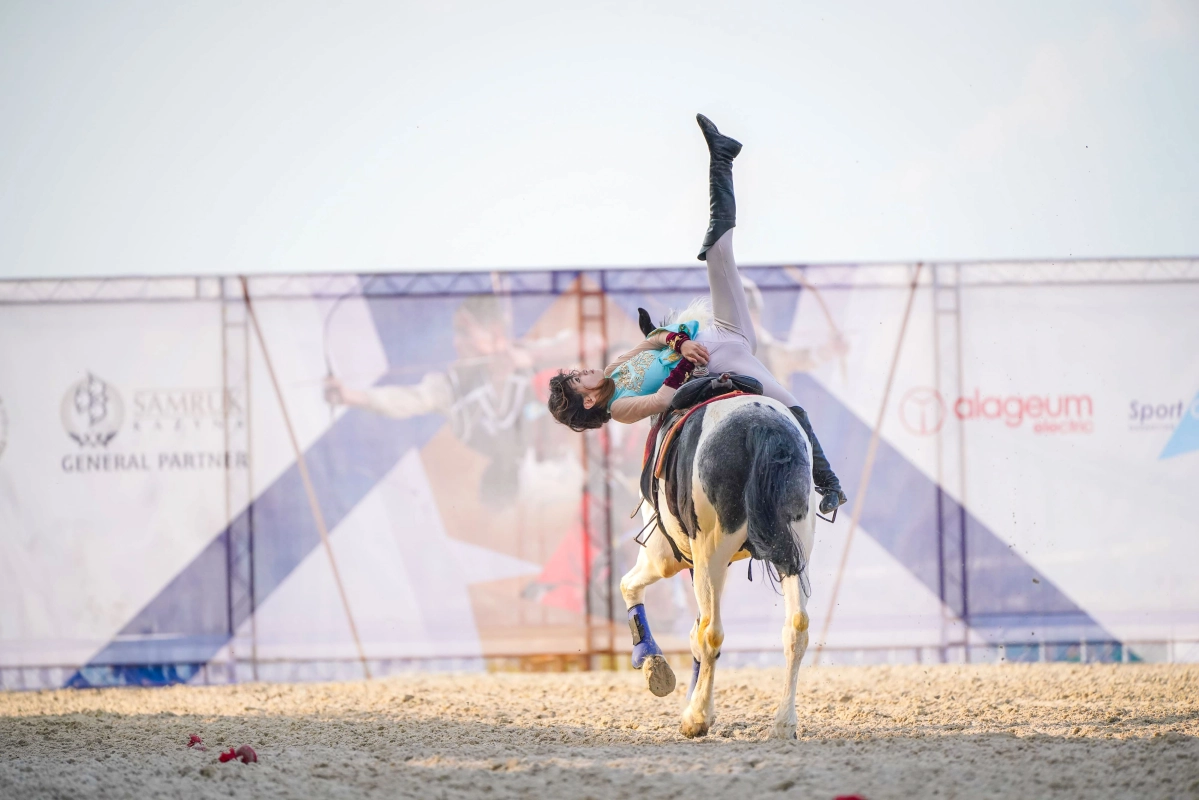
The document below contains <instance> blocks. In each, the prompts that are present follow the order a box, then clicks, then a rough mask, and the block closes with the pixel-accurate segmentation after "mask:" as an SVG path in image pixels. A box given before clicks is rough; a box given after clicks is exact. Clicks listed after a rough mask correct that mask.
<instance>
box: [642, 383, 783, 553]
mask: <svg viewBox="0 0 1199 800" xmlns="http://www.w3.org/2000/svg"><path fill="white" fill-rule="evenodd" d="M745 394H755V395H760V394H762V383H761V381H759V380H758V379H757V378H751V377H749V376H748V375H732V374H730V373H728V372H726V373H724V374H722V375H720V376H719V377H716V376H705V377H700V378H692V379H691V380H689V381H687V382H686V383H684V384H683V385H682V387H680V388H679V390H678V391H677V392H675V395H674V399H673V400H672V401H671V403H670V408H668V409H667V410H666V411H664V412H662V414H661V416H660V417H659V418H658V421H657V423H656V424H655V425H654V426H653V428H651V429H650V432H649V437H648V438H647V439H646V441H645V455H644V457H643V461H642V464H641V496H642V497H643V498H645V500H646V501H648V502H649V504H650V507H651V508H653V510H654V516H653V520H652V521H651V522H650V525H647V526H646V527H647V528H649V527H650V526H651V525H654V524H656V526H657V529H658V530H660V531H661V532H662V535H663V536H665V537H666V541H668V542H670V548H671V550H673V551H674V555H675V558H677V559H678V560H680V561H685V562H687V563H691V560H690V559H688V558H686V557H685V556H684V555H683V553H682V551H681V550H680V549H679V546H678V545H677V544H676V543H675V541H674V539H672V538H671V536H670V534H669V533H667V532H666V526H664V525H663V524H662V515H661V513H660V512H659V510H658V478H661V477H662V476H663V475H667V474H673V472H674V469H675V463H676V460H677V458H676V456H677V453H676V451H677V448H676V447H675V444H676V443H677V441H678V434H679V433H680V432H681V431H682V430H683V425H684V424H686V422H687V420H688V419H689V418H690V417H691V415H692V414H694V413H695V412H696V411H698V410H699V409H700V408H703V407H704V406H706V405H708V404H709V403H713V402H715V401H717V400H724V399H728V398H731V397H737V396H739V395H745ZM662 431H665V435H663V436H662V437H661V439H662V443H661V445H658V438H659V434H660V433H662ZM638 508H640V506H638ZM636 513H637V511H636V509H634V511H633V514H634V515H635V514H636ZM651 532H652V531H651ZM642 533H644V531H642ZM638 544H642V545H644V544H645V540H644V539H641V538H640V536H639V537H638Z"/></svg>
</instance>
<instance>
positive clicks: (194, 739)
mask: <svg viewBox="0 0 1199 800" xmlns="http://www.w3.org/2000/svg"><path fill="white" fill-rule="evenodd" d="M187 746H188V747H194V748H196V749H197V750H207V749H208V748H207V747H205V746H204V740H203V739H201V738H200V737H199V736H197V735H196V734H194V733H193V734H192V735H191V737H190V738H189V739H188V740H187Z"/></svg>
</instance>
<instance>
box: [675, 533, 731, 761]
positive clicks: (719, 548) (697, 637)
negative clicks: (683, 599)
mask: <svg viewBox="0 0 1199 800" xmlns="http://www.w3.org/2000/svg"><path fill="white" fill-rule="evenodd" d="M744 542H745V535H744V531H742V534H741V535H740V536H728V535H725V534H724V533H723V532H722V531H720V530H719V528H717V529H716V530H715V531H709V532H701V533H700V534H699V536H698V537H697V538H696V541H695V543H694V544H692V547H691V552H692V554H693V555H694V557H695V579H694V584H695V600H696V603H697V604H698V605H699V619H698V620H696V621H695V627H693V628H692V629H691V654H692V655H693V656H694V657H696V659H697V660H698V661H699V677H698V679H697V680H696V683H695V689H694V691H692V693H691V701H690V703H688V705H687V708H686V710H684V711H683V722H682V725H680V726H679V727H680V730H682V732H683V735H684V736H686V737H687V738H689V739H690V738H694V737H696V736H703V735H704V734H706V733H707V732H708V729H709V728H711V727H712V723H713V722H715V721H716V707H715V702H714V700H713V691H714V688H715V679H716V659H718V658H719V657H720V647H721V645H723V644H724V624H723V623H722V622H721V621H720V595H721V594H722V593H723V592H724V581H725V578H727V577H728V572H729V561H730V560H731V559H732V557H733V555H734V554H735V553H736V552H737V551H738V550H739V549H741V545H742V543H744Z"/></svg>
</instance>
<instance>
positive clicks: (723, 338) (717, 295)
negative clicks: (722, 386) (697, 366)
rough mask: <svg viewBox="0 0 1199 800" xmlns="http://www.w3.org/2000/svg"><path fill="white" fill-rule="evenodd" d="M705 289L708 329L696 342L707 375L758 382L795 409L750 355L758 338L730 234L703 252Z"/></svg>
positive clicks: (794, 402)
mask: <svg viewBox="0 0 1199 800" xmlns="http://www.w3.org/2000/svg"><path fill="white" fill-rule="evenodd" d="M707 256H708V260H707V264H708V288H709V289H710V290H711V292H712V314H713V320H712V325H711V326H710V327H708V328H704V329H703V330H702V331H700V332H699V335H698V336H697V337H696V341H698V342H700V343H702V344H703V345H704V346H705V347H707V348H708V353H709V355H710V356H711V360H710V361H709V362H708V374H709V375H719V374H720V373H722V372H732V373H734V374H737V375H748V376H750V377H751V378H757V379H758V380H759V381H761V382H762V393H763V394H765V395H766V396H767V397H773V398H774V399H775V400H778V401H780V402H782V403H785V404H786V405H788V406H797V405H799V402H798V401H797V400H796V399H795V396H794V395H793V394H791V393H790V392H789V391H787V390H786V389H784V388H783V385H782V384H781V383H779V382H778V381H777V380H775V377H774V376H773V375H771V374H770V370H768V369H766V365H765V364H763V363H762V362H761V361H759V360H758V359H757V357H756V356H755V355H754V353H755V352H757V349H758V336H757V334H756V333H755V332H754V323H753V320H752V319H751V318H750V316H749V302H748V301H747V300H746V299H745V287H744V286H743V285H742V284H741V275H740V273H738V272H737V262H736V261H735V260H733V231H732V230H730V231H728V232H726V233H725V234H724V235H723V236H721V237H720V238H719V239H717V240H716V244H714V245H712V247H710V248H709V249H708V252H707Z"/></svg>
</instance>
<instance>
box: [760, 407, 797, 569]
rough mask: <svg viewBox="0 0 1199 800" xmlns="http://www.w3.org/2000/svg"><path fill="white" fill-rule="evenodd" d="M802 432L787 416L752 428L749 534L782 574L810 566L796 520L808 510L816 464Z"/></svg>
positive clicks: (762, 553) (761, 554)
mask: <svg viewBox="0 0 1199 800" xmlns="http://www.w3.org/2000/svg"><path fill="white" fill-rule="evenodd" d="M799 435H800V434H799V431H797V430H795V429H794V427H793V426H790V425H786V424H784V423H782V421H781V420H780V421H779V424H766V425H755V426H753V427H751V428H750V429H749V431H748V432H747V437H748V438H747V441H746V445H747V446H748V449H749V474H748V475H747V476H746V481H745V512H746V517H747V522H748V525H747V527H748V535H747V538H748V540H749V546H750V550H751V552H752V553H753V555H754V556H755V557H756V558H761V559H763V560H765V561H767V562H769V563H771V564H773V565H774V566H775V568H776V569H777V570H778V572H779V574H780V575H782V576H787V575H801V576H802V575H803V571H804V569H805V568H806V567H807V554H806V553H804V550H803V545H802V544H801V543H800V541H799V536H798V534H797V533H796V531H795V527H794V523H796V522H798V521H799V520H802V519H804V518H805V517H806V516H807V515H808V497H809V495H810V493H811V480H812V479H811V475H812V465H811V464H810V463H809V461H810V459H809V458H808V455H807V452H806V450H805V449H804V447H803V445H802V443H801V442H800V441H799Z"/></svg>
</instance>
